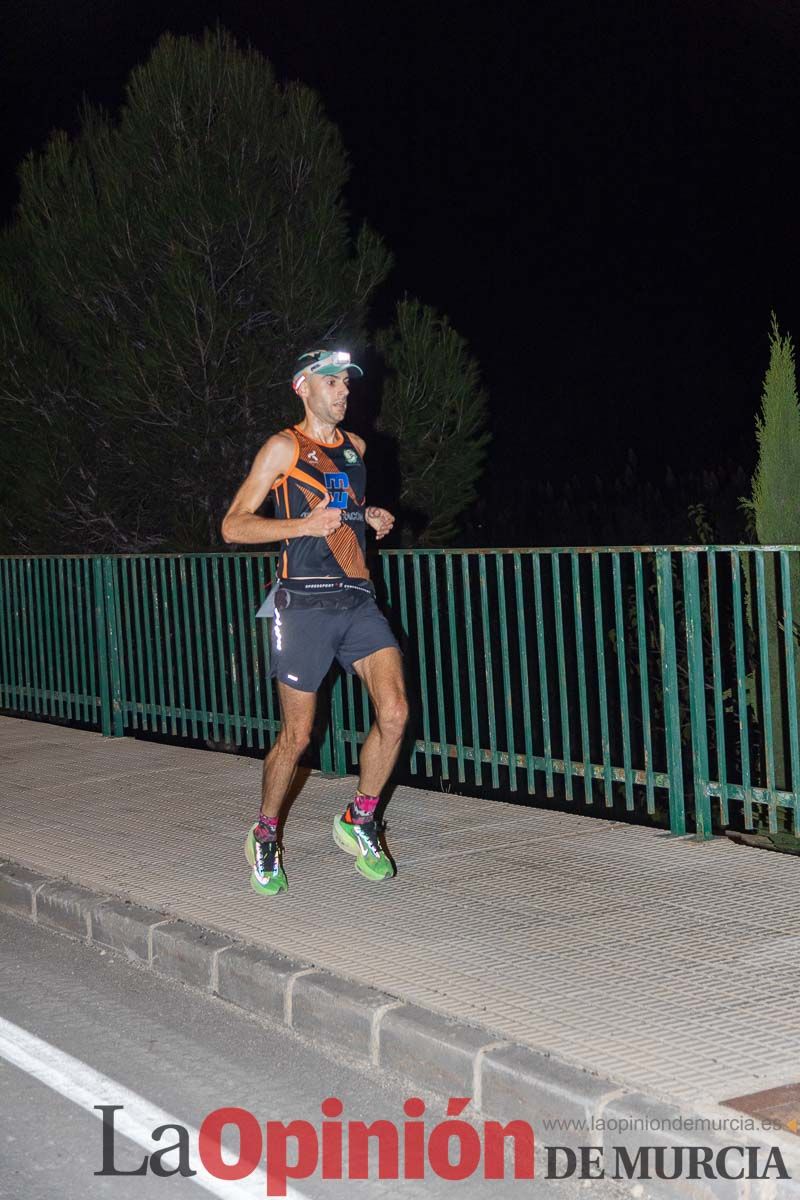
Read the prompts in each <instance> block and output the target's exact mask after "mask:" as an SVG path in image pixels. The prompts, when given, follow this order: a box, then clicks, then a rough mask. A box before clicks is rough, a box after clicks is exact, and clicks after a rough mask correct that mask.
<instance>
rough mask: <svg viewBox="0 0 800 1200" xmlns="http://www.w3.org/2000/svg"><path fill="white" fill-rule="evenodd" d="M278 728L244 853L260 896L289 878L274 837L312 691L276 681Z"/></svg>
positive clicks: (310, 711)
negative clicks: (305, 690) (300, 690)
mask: <svg viewBox="0 0 800 1200" xmlns="http://www.w3.org/2000/svg"><path fill="white" fill-rule="evenodd" d="M278 698H279V700H280V706H281V721H282V723H281V731H280V733H279V734H278V736H277V738H276V739H275V745H274V746H273V747H272V749H271V750H270V752H269V754H268V755H267V756H266V758H265V759H264V771H263V776H262V787H261V812H260V813H259V816H258V824H257V825H255V826H254V828H253V829H252V830H251V832H250V833H249V834H248V835H247V841H246V842H245V855H246V857H247V861H248V862H249V863H250V865H251V866H252V868H253V872H252V874H251V876H250V886H251V887H252V889H253V891H255V892H258V893H259V895H262V896H275V895H278V894H279V893H280V892H284V891H286V888H287V887H288V882H287V879H286V873H285V872H284V869H283V861H282V855H281V849H280V846H279V845H278V841H277V833H278V816H279V814H280V811H281V805H282V804H283V802H284V800H285V799H286V793H287V792H288V791H289V786H290V784H291V782H292V779H293V778H294V773H295V771H296V769H297V760H298V759H299V758H300V755H301V754H302V753H303V751H304V750H305V748H306V746H307V745H308V741H309V738H310V736H311V726H312V723H313V721H314V709H315V708H316V704H317V697H316V694H315V693H314V692H296V691H295V690H294V689H293V688H289V687H286V685H285V684H282V683H279V684H278Z"/></svg>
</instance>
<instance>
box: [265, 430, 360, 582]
mask: <svg viewBox="0 0 800 1200" xmlns="http://www.w3.org/2000/svg"><path fill="white" fill-rule="evenodd" d="M283 432H284V433H288V434H289V435H290V436H291V437H293V438H294V440H295V442H296V443H297V448H296V452H295V459H294V464H293V465H292V467H291V469H290V470H288V471H287V472H286V474H285V475H282V476H280V477H279V478H278V479H276V481H275V483H274V484H273V485H272V493H273V499H274V502H275V511H276V514H277V516H278V517H281V518H288V517H292V518H294V517H307V516H308V514H309V513H310V512H312V511H313V510H314V509H315V508H316V507H317V505H318V504H319V503H320V501H322V500H324V499H325V497H326V496H330V504H329V505H328V507H329V508H340V509H341V510H342V523H341V525H340V526H339V528H338V529H336V530H335V531H334V532H333V533H332V534H331V535H330V536H329V537H325V538H321V537H295V538H291V539H288V540H286V541H284V543H283V547H284V548H283V553H282V554H281V559H280V569H279V572H278V573H279V575H280V577H281V579H296V578H301V577H305V578H308V579H313V578H322V577H325V576H328V577H330V576H333V577H334V578H343V577H344V578H349V579H369V571H368V570H367V563H366V556H365V546H366V525H365V521H364V499H365V497H364V492H365V490H366V482H367V469H366V467H365V466H364V460H363V459H362V457H361V455H360V454H359V453H358V451H357V450H356V448H355V446H354V445H353V443H352V442H351V441H350V438H349V437H348V435H347V434H346V433H343V432H342V431H341V430H337V434H338V438H339V440H338V441H337V442H333V443H331V444H328V443H327V442H314V441H312V440H311V438H309V437H307V436H306V435H305V434H304V433H303V432H302V431H301V430H300V429H298V428H297V426H296V425H295V426H293V427H292V428H291V429H285V430H284V431H283Z"/></svg>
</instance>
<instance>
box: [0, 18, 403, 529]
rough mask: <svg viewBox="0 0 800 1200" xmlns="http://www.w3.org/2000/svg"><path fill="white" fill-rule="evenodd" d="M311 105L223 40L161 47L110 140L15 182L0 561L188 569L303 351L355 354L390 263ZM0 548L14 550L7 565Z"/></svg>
mask: <svg viewBox="0 0 800 1200" xmlns="http://www.w3.org/2000/svg"><path fill="white" fill-rule="evenodd" d="M347 177H348V164H347V160H346V156H345V153H344V150H343V147H342V144H341V140H340V137H339V134H338V131H337V130H336V128H335V127H334V126H333V125H332V124H331V123H330V122H329V121H328V120H327V119H326V117H325V116H324V114H323V112H322V110H321V107H320V103H319V100H318V99H317V97H316V95H315V94H314V93H313V92H312V91H310V90H309V89H308V88H306V87H303V86H301V85H299V84H290V85H289V86H287V87H281V86H279V85H278V84H277V83H276V81H275V78H274V76H273V72H272V69H271V67H270V65H269V63H268V62H267V61H266V60H265V59H264V58H263V57H262V56H260V55H259V54H258V53H256V52H255V51H252V50H242V49H240V48H239V47H237V45H236V44H235V42H234V41H233V39H232V38H231V37H230V36H229V35H228V34H226V33H224V32H220V31H218V32H216V33H207V34H206V35H205V37H204V39H203V40H202V41H201V42H197V41H193V40H191V39H189V38H176V37H172V36H171V35H166V36H164V37H163V38H162V39H161V40H160V42H159V43H158V45H157V47H156V48H155V50H154V51H153V53H152V55H151V57H150V59H149V60H148V61H147V62H146V63H145V64H144V65H143V66H140V67H138V68H137V69H136V70H135V71H134V72H133V73H132V75H131V77H130V80H129V84H128V87H127V91H126V99H125V104H124V107H123V108H122V111H121V113H120V114H119V118H118V120H116V121H114V120H112V119H111V118H110V117H109V116H107V115H105V114H103V113H100V112H97V111H94V110H92V109H86V110H85V112H84V114H83V121H82V128H81V131H80V134H79V135H78V137H77V138H76V139H75V140H74V141H71V140H70V139H69V138H68V137H67V136H66V135H65V134H63V133H58V134H56V135H55V136H54V137H53V138H52V139H51V141H50V143H49V144H48V146H47V147H46V149H45V151H44V152H43V153H42V154H40V155H36V156H30V157H29V158H28V159H27V160H26V162H25V163H24V165H23V167H22V169H21V198H20V203H19V208H18V211H17V215H16V219H15V221H14V222H13V224H12V225H11V227H10V228H9V229H8V230H7V231H6V232H5V233H4V234H3V235H2V236H1V237H0V402H2V414H3V415H2V418H1V420H2V428H0V435H2V436H0V441H1V442H2V444H3V446H4V451H3V454H4V457H3V461H2V466H3V468H4V471H5V473H6V474H5V478H4V484H3V488H4V493H3V495H2V497H0V499H2V500H3V504H4V512H3V519H4V525H5V530H6V543H7V544H8V543H9V542H10V543H11V544H12V545H13V547H14V548H15V549H17V550H19V549H24V550H32V551H37V550H38V551H41V550H50V551H62V552H63V551H69V550H74V551H80V552H87V551H89V552H103V551H144V550H148V549H154V548H162V549H173V550H175V549H203V548H205V547H208V546H214V545H219V544H220V542H221V538H220V533H219V525H220V521H221V517H222V514H223V513H224V512H225V510H226V508H227V505H228V503H229V501H230V499H231V497H232V494H233V491H234V490H235V489H236V487H237V486H238V485H239V483H240V482H241V479H242V477H243V475H244V474H245V473H246V471H247V469H248V467H249V465H250V462H251V461H252V458H253V456H254V455H255V452H256V451H257V450H258V448H259V446H260V445H261V444H262V442H263V441H264V439H265V438H266V437H267V436H268V435H269V434H270V433H271V432H274V430H276V429H277V428H280V426H281V425H282V424H285V423H286V422H287V421H289V420H292V419H295V420H296V419H297V415H298V414H297V406H296V401H295V398H294V397H293V396H292V393H291V390H290V388H289V386H288V380H289V377H290V374H291V363H292V361H293V359H294V357H295V356H296V355H297V354H298V353H299V352H300V351H302V350H304V349H308V347H309V346H313V345H316V344H318V343H324V342H330V341H333V340H336V341H338V342H340V343H343V344H344V345H346V346H348V348H350V349H352V350H353V351H355V350H356V349H357V348H358V344H359V342H360V341H362V340H363V337H364V325H365V319H366V312H367V305H368V302H369V300H370V298H371V296H372V293H373V292H374V290H375V288H376V287H377V286H378V284H379V283H380V282H381V281H382V280H383V279H384V278H385V276H386V274H387V272H388V269H389V265H390V260H389V255H388V252H387V251H386V249H385V248H384V246H383V244H382V243H381V241H380V239H379V238H378V237H377V235H376V234H375V233H373V232H372V231H371V230H370V229H369V228H367V227H362V228H361V230H360V232H359V233H358V235H357V237H356V239H355V242H353V239H352V237H351V234H350V230H349V223H348V214H347V211H346V209H345V207H344V204H343V201H342V190H343V188H344V185H345V183H346V181H347ZM9 548H10V547H9Z"/></svg>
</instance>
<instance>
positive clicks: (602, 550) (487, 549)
mask: <svg viewBox="0 0 800 1200" xmlns="http://www.w3.org/2000/svg"><path fill="white" fill-rule="evenodd" d="M758 550H761V551H778V550H787V551H800V545H795V544H791V545H783V546H780V545H769V546H760V545H756V544H753V543H750V542H743V543H739V544H738V545H735V544H732V545H720V546H718V545H708V546H706V545H669V544H666V543H664V544H659V543H656V544H654V545H651V546H458V547H454V548H449V547H439V546H430V547H428V546H422V547H408V548H400V549H396V550H391V549H381V551H380V553H381V554H388V555H393V556H400V555H413V554H436V555H439V554H440V555H448V554H449V555H460V554H634V553H638V554H654V553H656V552H658V551H662V552H664V551H666V552H670V553H682V554H705V553H708V552H711V551H714V552H727V553H731V552H736V553H747V552H749V551H758ZM254 554H263V555H264V556H265V557H272V556H275V555H276V554H278V548H277V547H276V548H270V547H269V546H267V545H258V546H257V545H254V546H253V548H252V549H251V550H221V549H213V550H191V551H181V550H177V551H157V550H156V551H141V552H137V551H129V552H127V553H123V554H91V553H87V554H58V553H56V552H43V553H42V554H0V560H2V559H8V560H13V561H14V562H19V561H20V560H24V559H42V558H60V559H70V558H75V559H81V560H83V559H87V558H89V559H92V558H213V557H216V558H220V557H223V556H224V557H226V558H227V557H235V556H237V555H238V556H247V557H252V555H254Z"/></svg>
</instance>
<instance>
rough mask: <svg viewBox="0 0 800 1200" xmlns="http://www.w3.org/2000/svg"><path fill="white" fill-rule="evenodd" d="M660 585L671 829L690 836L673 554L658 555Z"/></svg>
mask: <svg viewBox="0 0 800 1200" xmlns="http://www.w3.org/2000/svg"><path fill="white" fill-rule="evenodd" d="M656 578H657V581H658V629H659V640H660V645H661V692H662V695H663V697H664V737H665V739H666V746H667V773H668V775H669V828H670V832H671V833H674V834H676V835H682V834H685V833H686V813H685V811H684V801H683V755H682V753H681V710H680V700H679V695H678V659H677V654H676V652H675V610H674V607H673V595H672V554H671V553H670V551H669V550H657V551H656Z"/></svg>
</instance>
